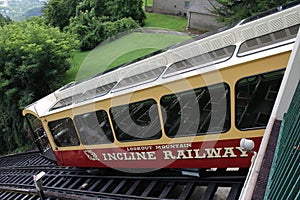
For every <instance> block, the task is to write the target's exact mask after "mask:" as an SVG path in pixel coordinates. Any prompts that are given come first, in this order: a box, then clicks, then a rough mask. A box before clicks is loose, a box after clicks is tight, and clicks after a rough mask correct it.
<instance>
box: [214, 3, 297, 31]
mask: <svg viewBox="0 0 300 200" xmlns="http://www.w3.org/2000/svg"><path fill="white" fill-rule="evenodd" d="M209 1H210V3H211V4H212V5H213V7H214V9H213V10H212V12H213V13H215V14H217V15H218V18H217V20H218V21H219V22H224V23H225V24H226V25H229V24H232V23H235V22H238V21H240V20H242V19H245V18H247V17H250V16H253V15H257V14H259V13H261V12H264V11H266V10H268V9H270V8H276V7H278V6H281V5H283V4H285V3H288V2H291V1H292V0H214V1H212V0H209ZM213 2H217V3H213Z"/></svg>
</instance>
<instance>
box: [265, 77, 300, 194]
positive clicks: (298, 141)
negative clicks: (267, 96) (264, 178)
mask: <svg viewBox="0 0 300 200" xmlns="http://www.w3.org/2000/svg"><path fill="white" fill-rule="evenodd" d="M299 99H300V81H299V82H298V87H297V89H296V91H295V94H294V97H293V99H292V102H291V104H290V107H289V110H288V112H287V113H286V114H285V116H284V118H283V121H282V124H281V129H280V133H279V138H278V141H277V146H276V150H275V156H274V159H273V163H272V168H271V172H270V176H269V180H268V185H267V190H266V193H265V197H264V199H265V200H267V199H288V200H289V199H300V176H299V174H300V165H299V163H300V101H299Z"/></svg>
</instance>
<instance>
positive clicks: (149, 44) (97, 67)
mask: <svg viewBox="0 0 300 200" xmlns="http://www.w3.org/2000/svg"><path fill="white" fill-rule="evenodd" d="M147 4H148V5H152V1H151V0H147ZM146 15H147V19H146V21H145V27H146V28H153V27H155V28H161V29H167V30H173V31H179V32H181V31H184V30H185V26H186V24H187V19H186V18H182V17H177V16H169V15H161V14H154V13H146ZM189 38H190V37H189V36H182V35H174V34H170V35H169V34H157V33H156V34H154V33H152V34H149V33H131V34H129V35H126V36H124V37H122V38H120V39H118V40H115V41H113V42H111V43H109V44H105V45H101V46H99V47H97V48H95V49H94V50H92V51H87V52H80V51H76V52H75V53H74V58H73V60H72V61H71V69H70V70H68V71H67V72H66V74H65V78H64V83H65V84H66V83H69V82H71V81H74V80H82V79H86V78H88V77H91V76H94V75H96V74H98V73H101V72H103V71H105V70H107V69H111V68H113V67H116V66H118V65H121V64H123V63H127V62H129V61H132V60H134V59H136V58H139V57H142V56H145V55H147V54H150V53H152V52H154V51H157V50H159V49H163V48H166V47H168V46H171V45H173V44H176V43H178V42H181V41H184V40H186V39H189Z"/></svg>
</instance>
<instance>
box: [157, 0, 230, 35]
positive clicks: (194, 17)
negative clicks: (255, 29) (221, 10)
mask: <svg viewBox="0 0 300 200" xmlns="http://www.w3.org/2000/svg"><path fill="white" fill-rule="evenodd" d="M211 3H213V4H214V5H215V4H216V2H214V1H213V0H153V9H152V10H153V12H154V13H160V14H168V15H177V16H183V17H186V18H187V19H188V24H187V29H201V30H203V29H204V30H213V29H216V28H219V27H222V26H224V25H223V24H221V23H218V22H217V21H216V15H215V14H213V13H212V12H211V10H212V9H213V6H212V4H211Z"/></svg>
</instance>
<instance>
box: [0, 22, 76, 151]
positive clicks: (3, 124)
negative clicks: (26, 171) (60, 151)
mask: <svg viewBox="0 0 300 200" xmlns="http://www.w3.org/2000/svg"><path fill="white" fill-rule="evenodd" d="M76 44H77V42H76V41H75V40H74V38H73V37H72V36H71V35H69V34H67V33H61V32H60V31H59V29H58V28H50V27H48V26H46V25H45V24H44V23H43V21H42V20H41V19H38V18H33V19H32V20H30V21H23V22H13V23H11V24H8V25H6V26H4V27H3V28H1V29H0V58H1V59H0V112H1V115H0V144H1V145H2V148H1V150H0V154H1V153H3V152H4V151H12V150H14V149H16V148H18V147H21V146H24V145H25V144H26V143H28V142H29V141H30V140H26V139H25V138H26V135H27V134H26V133H25V131H24V130H23V117H22V115H21V110H22V109H23V108H24V107H25V106H26V105H28V104H30V103H31V102H33V101H34V100H37V99H39V98H41V97H43V96H45V95H47V94H48V93H49V92H50V91H53V90H55V89H57V88H58V87H60V86H61V85H60V84H61V82H62V79H63V75H64V73H65V72H66V71H67V70H68V69H69V67H70V64H69V61H68V59H69V58H70V57H71V54H72V49H74V48H75V47H76Z"/></svg>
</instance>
